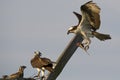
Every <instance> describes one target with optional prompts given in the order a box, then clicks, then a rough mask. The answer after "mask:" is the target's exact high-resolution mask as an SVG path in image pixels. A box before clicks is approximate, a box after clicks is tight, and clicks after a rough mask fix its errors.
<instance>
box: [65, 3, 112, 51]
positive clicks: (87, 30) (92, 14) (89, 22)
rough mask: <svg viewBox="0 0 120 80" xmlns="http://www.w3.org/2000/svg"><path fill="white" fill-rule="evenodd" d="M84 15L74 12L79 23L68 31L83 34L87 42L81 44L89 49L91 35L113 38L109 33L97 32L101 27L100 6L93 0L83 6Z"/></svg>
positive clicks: (99, 37) (98, 37)
mask: <svg viewBox="0 0 120 80" xmlns="http://www.w3.org/2000/svg"><path fill="white" fill-rule="evenodd" d="M81 12H82V15H80V14H78V13H76V12H73V13H74V14H75V15H76V16H77V18H78V20H79V23H78V25H76V26H72V27H70V28H69V29H68V33H67V34H69V33H75V34H80V35H82V38H83V39H84V40H85V43H80V46H81V47H82V48H83V49H84V50H87V49H88V48H89V44H90V43H91V40H90V37H94V36H95V37H96V38H97V39H99V40H101V41H104V40H107V39H111V37H110V35H109V34H102V33H98V32H96V30H98V29H99V28H100V23H101V21H100V15H99V13H100V8H99V6H97V5H96V3H93V1H89V2H87V3H85V4H84V5H82V6H81Z"/></svg>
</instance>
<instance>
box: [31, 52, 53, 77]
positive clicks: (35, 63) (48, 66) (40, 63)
mask: <svg viewBox="0 0 120 80" xmlns="http://www.w3.org/2000/svg"><path fill="white" fill-rule="evenodd" d="M34 53H35V55H34V57H33V58H32V59H31V65H32V67H33V68H37V69H39V70H42V71H43V75H42V76H44V69H45V70H48V71H49V72H52V71H53V69H54V68H53V67H54V65H53V64H54V63H55V62H53V61H51V60H50V59H48V58H45V57H44V58H42V57H41V53H40V52H39V51H38V52H34ZM39 76H40V71H38V77H39Z"/></svg>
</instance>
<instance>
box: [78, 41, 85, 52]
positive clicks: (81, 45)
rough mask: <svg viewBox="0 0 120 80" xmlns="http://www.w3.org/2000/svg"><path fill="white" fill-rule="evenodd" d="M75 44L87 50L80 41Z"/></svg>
mask: <svg viewBox="0 0 120 80" xmlns="http://www.w3.org/2000/svg"><path fill="white" fill-rule="evenodd" d="M76 45H77V46H78V47H80V48H82V49H83V50H84V51H85V52H87V50H86V49H85V46H84V44H81V43H80V42H78V43H77V44H76Z"/></svg>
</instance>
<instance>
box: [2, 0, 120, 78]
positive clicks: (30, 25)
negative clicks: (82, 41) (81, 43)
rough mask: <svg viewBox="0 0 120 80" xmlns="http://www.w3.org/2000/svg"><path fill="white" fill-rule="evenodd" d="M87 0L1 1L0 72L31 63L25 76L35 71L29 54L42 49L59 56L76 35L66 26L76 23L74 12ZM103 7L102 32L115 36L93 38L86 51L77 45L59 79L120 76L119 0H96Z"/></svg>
mask: <svg viewBox="0 0 120 80" xmlns="http://www.w3.org/2000/svg"><path fill="white" fill-rule="evenodd" d="M87 1H88V0H69V1H68V0H59V1H56V0H52V1H51V0H49V1H48V0H0V77H1V76H2V75H4V74H8V75H9V74H11V73H14V72H16V71H17V70H18V67H19V66H20V65H26V66H27V68H26V70H25V77H30V76H33V75H34V74H36V73H37V72H36V70H35V69H33V68H32V67H31V64H30V59H31V58H32V57H33V53H34V51H36V50H39V51H41V52H42V53H43V56H44V57H49V58H51V59H52V60H53V61H55V60H57V58H58V57H59V55H60V54H61V53H62V51H63V50H64V48H65V47H66V46H67V44H68V43H69V41H70V40H71V38H73V36H74V34H71V35H67V34H66V33H67V29H68V28H69V27H70V26H72V25H75V24H77V22H78V21H77V18H76V17H75V16H74V14H73V13H72V12H73V11H76V12H80V10H79V9H80V6H81V5H82V4H84V3H85V2H87ZM94 2H96V3H97V4H98V5H99V6H100V8H101V13H100V14H101V21H102V23H101V28H100V29H99V30H98V31H99V32H102V33H109V34H110V35H111V37H112V40H108V41H105V42H101V41H99V40H97V39H96V38H93V39H92V43H91V45H90V49H89V50H88V52H89V53H90V54H91V56H88V55H87V54H85V52H84V51H83V50H81V49H77V51H76V52H75V54H74V55H73V56H72V58H71V59H70V61H69V62H68V63H67V65H66V66H65V68H64V70H63V71H62V73H61V74H60V76H59V77H58V78H57V80H73V79H77V80H79V79H81V80H88V79H89V80H118V79H120V76H119V75H120V62H119V61H120V48H119V47H120V41H119V40H120V37H119V33H120V31H119V29H120V27H119V25H120V22H119V19H120V16H119V14H120V9H119V7H120V5H119V3H120V1H119V0H111V1H110V0H94Z"/></svg>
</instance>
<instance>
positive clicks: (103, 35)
mask: <svg viewBox="0 0 120 80" xmlns="http://www.w3.org/2000/svg"><path fill="white" fill-rule="evenodd" d="M93 35H94V36H95V37H96V38H98V39H99V40H101V41H105V40H107V39H111V37H110V35H109V34H101V33H98V32H93Z"/></svg>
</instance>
